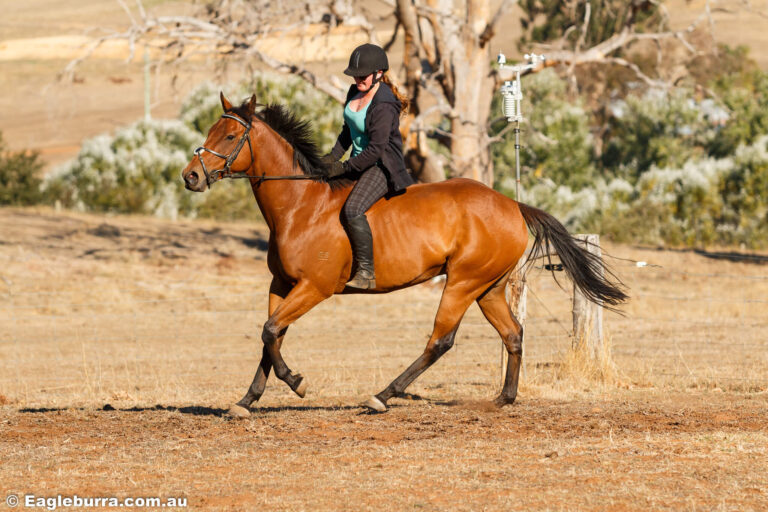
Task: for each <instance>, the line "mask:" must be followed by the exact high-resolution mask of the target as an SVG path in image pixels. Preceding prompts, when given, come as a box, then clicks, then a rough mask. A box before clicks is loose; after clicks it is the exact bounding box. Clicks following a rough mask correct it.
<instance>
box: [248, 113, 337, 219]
mask: <svg viewBox="0 0 768 512" xmlns="http://www.w3.org/2000/svg"><path fill="white" fill-rule="evenodd" d="M259 125H260V126H258V128H257V127H256V126H254V129H253V130H254V131H253V132H252V139H253V147H254V148H257V149H256V150H255V151H254V153H255V155H254V159H253V165H252V166H251V169H250V171H249V174H251V175H252V176H254V177H259V176H287V175H293V174H295V175H300V174H303V173H302V170H301V168H300V167H299V165H298V163H296V164H294V149H293V147H292V146H291V145H290V144H289V143H288V141H286V140H285V139H283V138H282V137H281V136H280V135H278V134H277V133H276V132H275V131H274V130H272V129H271V128H269V127H268V126H267V125H266V124H264V123H259ZM252 188H253V194H254V196H255V197H256V202H257V203H258V204H259V209H260V210H261V214H262V215H263V216H264V220H265V221H266V222H267V225H268V226H269V229H270V230H271V231H272V232H275V231H279V230H280V229H281V228H284V227H286V226H289V225H291V224H292V223H293V219H294V217H295V216H296V213H297V212H298V210H300V209H301V208H302V207H306V206H307V205H314V204H318V201H320V204H322V200H321V199H320V197H321V196H322V194H323V188H326V189H327V188H328V187H327V185H324V184H322V183H317V182H314V181H312V180H269V181H263V182H261V183H257V184H253V185H252Z"/></svg>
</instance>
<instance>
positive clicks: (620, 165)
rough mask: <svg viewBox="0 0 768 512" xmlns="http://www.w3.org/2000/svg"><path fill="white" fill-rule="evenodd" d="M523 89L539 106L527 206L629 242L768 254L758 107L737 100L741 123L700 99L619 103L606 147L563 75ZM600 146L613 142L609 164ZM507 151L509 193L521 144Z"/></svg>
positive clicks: (767, 170) (528, 148) (767, 183)
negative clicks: (741, 247) (736, 247)
mask: <svg viewBox="0 0 768 512" xmlns="http://www.w3.org/2000/svg"><path fill="white" fill-rule="evenodd" d="M767 76H768V75H767ZM754 82H755V83H757V84H758V85H761V84H763V85H764V84H765V83H768V80H766V81H763V82H760V81H757V80H755V81H754ZM523 87H524V91H525V94H526V96H527V98H529V99H530V103H529V104H527V105H525V113H526V115H527V116H529V124H528V126H527V127H525V128H528V127H529V129H530V131H526V132H525V133H524V136H523V146H524V147H523V150H522V158H521V162H522V166H523V185H524V186H523V191H524V192H523V194H524V195H523V197H522V199H523V200H524V201H525V202H527V203H530V204H534V205H536V206H539V207H541V208H543V209H545V210H547V211H549V212H551V213H553V214H554V215H556V216H557V217H558V218H560V219H561V220H562V221H563V222H564V223H565V224H566V226H567V227H569V228H570V229H571V230H576V231H595V232H599V233H602V234H606V235H610V236H612V237H613V238H615V239H618V240H624V241H645V242H651V243H672V244H685V245H702V244H745V245H747V246H750V247H764V246H766V245H768V242H767V241H768V236H766V235H768V149H766V146H767V145H768V131H766V130H765V129H764V128H761V127H762V126H763V124H765V123H762V121H761V120H762V117H760V116H759V112H758V109H755V108H751V110H748V109H744V110H739V109H737V108H736V107H735V106H734V105H736V103H732V104H730V115H729V114H728V113H727V111H726V109H724V108H722V107H721V106H719V105H718V104H716V103H715V102H714V101H712V100H709V99H701V98H697V97H696V95H695V94H693V92H692V91H686V90H677V91H673V92H669V93H667V92H662V91H656V90H651V91H647V92H645V93H644V94H641V95H630V96H628V97H626V98H624V99H617V100H616V101H614V102H612V104H611V109H612V112H610V115H609V116H608V121H607V124H606V125H605V126H606V128H607V129H606V130H605V134H604V135H603V136H602V137H601V140H600V141H597V140H596V139H595V138H594V137H593V135H592V134H591V133H590V126H591V125H595V124H597V121H595V119H594V118H593V117H592V116H590V114H589V113H588V112H587V111H586V110H585V109H584V108H583V107H582V105H581V104H580V103H578V102H576V103H571V102H569V101H568V100H566V99H565V83H564V82H563V81H562V80H560V79H559V78H558V77H557V76H556V75H555V74H554V73H548V72H542V73H539V74H538V75H534V76H532V77H530V78H528V79H527V80H526V81H524V86H523ZM760 91H761V90H760V89H759V88H757V86H755V90H754V91H753V93H754V94H755V98H756V100H755V101H752V102H743V104H745V105H753V104H756V102H759V101H762V100H761V98H762V96H761V94H763V93H762V92H760ZM764 92H766V93H768V88H765V91H764ZM740 94H742V93H737V92H733V91H732V92H731V93H730V95H731V96H739V95H740ZM763 95H764V94H763ZM761 123H762V124H761ZM740 124H744V125H746V126H747V128H748V129H747V128H743V127H740ZM496 128H497V130H498V126H496ZM761 129H762V130H763V132H762V133H763V135H762V136H759V137H755V136H752V138H749V137H746V136H744V137H742V138H741V140H742V141H743V142H741V143H737V144H732V146H731V147H730V148H729V149H728V150H727V151H723V148H724V147H727V146H725V145H723V144H722V138H723V136H725V135H727V134H728V133H733V132H736V133H742V132H745V133H746V132H749V133H753V134H754V133H760V132H759V130H761ZM732 139H733V140H737V139H736V138H732ZM732 139H728V140H729V141H730V140H732ZM596 142H602V143H603V151H602V153H601V154H600V155H598V154H597V153H598V152H597V151H595V150H594V145H595V143H596ZM497 146H498V147H497V148H495V149H494V156H495V157H496V158H495V161H494V163H495V165H496V172H497V188H499V189H500V190H502V191H503V192H507V193H509V192H511V190H512V189H513V187H514V180H513V174H514V158H513V155H514V153H513V151H514V143H513V140H512V139H511V138H510V137H509V134H507V136H506V137H505V138H504V140H503V141H502V142H501V143H499V144H498V145H497ZM723 153H725V154H723Z"/></svg>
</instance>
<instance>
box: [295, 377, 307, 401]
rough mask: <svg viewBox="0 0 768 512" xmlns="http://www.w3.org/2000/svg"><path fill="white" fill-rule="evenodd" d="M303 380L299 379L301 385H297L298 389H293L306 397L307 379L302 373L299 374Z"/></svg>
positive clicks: (300, 396) (302, 396)
mask: <svg viewBox="0 0 768 512" xmlns="http://www.w3.org/2000/svg"><path fill="white" fill-rule="evenodd" d="M297 377H299V378H300V379H301V380H300V381H299V385H298V386H296V389H294V390H293V392H294V393H296V394H297V395H299V398H304V395H306V394H307V379H306V378H304V377H303V376H302V375H297Z"/></svg>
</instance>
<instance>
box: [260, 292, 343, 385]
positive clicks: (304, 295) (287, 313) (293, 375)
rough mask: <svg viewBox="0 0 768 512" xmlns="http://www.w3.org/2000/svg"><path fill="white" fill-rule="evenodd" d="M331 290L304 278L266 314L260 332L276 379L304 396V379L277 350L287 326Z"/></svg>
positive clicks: (325, 296) (326, 295)
mask: <svg viewBox="0 0 768 512" xmlns="http://www.w3.org/2000/svg"><path fill="white" fill-rule="evenodd" d="M331 294H332V292H330V293H323V292H321V291H320V290H319V289H318V288H317V286H315V284H314V283H311V282H309V281H307V280H304V281H299V283H297V284H296V286H295V287H294V288H293V289H292V290H291V291H290V292H289V293H288V295H287V296H286V297H285V300H283V301H282V302H281V303H280V304H279V305H278V306H277V308H275V311H274V313H273V314H272V315H270V317H269V320H267V323H265V324H264V329H263V330H262V333H261V340H262V341H263V342H264V352H265V354H268V355H269V358H270V360H271V363H272V367H273V368H274V370H275V375H277V378H278V379H280V380H282V381H283V382H285V383H286V384H288V387H290V388H291V389H292V390H293V392H294V393H296V394H297V395H299V396H300V397H301V398H304V395H305V394H306V392H307V381H306V379H305V378H304V376H303V375H301V374H300V373H297V372H293V371H291V369H290V368H288V365H287V364H286V363H285V361H284V360H283V356H282V354H281V353H280V347H281V346H282V339H283V336H284V335H285V331H286V330H287V329H288V326H289V325H291V324H292V323H293V322H295V321H296V320H298V319H299V318H300V317H301V316H302V315H304V314H305V313H307V312H308V311H309V310H310V309H312V308H313V307H315V306H316V305H317V304H319V303H320V302H322V301H324V300H325V299H327V298H328V297H330V296H331Z"/></svg>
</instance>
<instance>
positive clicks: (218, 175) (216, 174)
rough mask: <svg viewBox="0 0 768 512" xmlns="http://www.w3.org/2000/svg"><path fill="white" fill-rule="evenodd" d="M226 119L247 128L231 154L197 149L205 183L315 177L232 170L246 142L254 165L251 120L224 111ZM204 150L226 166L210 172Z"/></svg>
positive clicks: (204, 148) (201, 147) (260, 181)
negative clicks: (243, 179) (222, 180)
mask: <svg viewBox="0 0 768 512" xmlns="http://www.w3.org/2000/svg"><path fill="white" fill-rule="evenodd" d="M221 117H222V118H224V119H234V120H235V121H237V122H238V123H240V124H241V125H243V128H245V132H243V135H242V137H240V140H239V141H237V145H236V146H235V148H234V149H233V150H232V152H231V153H229V155H223V154H221V153H219V152H217V151H214V150H212V149H208V148H206V147H205V146H200V147H199V148H197V149H196V150H195V156H197V159H198V160H200V165H201V166H202V168H203V173H205V183H206V185H208V187H210V186H211V185H213V184H214V183H216V182H217V181H219V180H221V179H223V178H233V179H236V178H248V179H252V180H258V184H259V185H260V184H261V183H262V182H263V181H265V180H311V179H313V178H314V176H307V175H306V174H289V175H286V176H267V175H265V174H262V175H261V176H251V175H249V174H248V171H233V170H232V162H234V161H235V160H236V159H237V157H238V155H240V151H241V150H242V149H243V146H244V145H245V143H246V142H248V149H249V150H250V152H251V165H253V162H254V157H253V145H252V144H251V127H252V125H251V121H250V120H249V121H248V122H245V121H243V120H242V119H240V118H239V117H237V116H233V115H232V114H227V113H224V114H222V116H221ZM204 152H207V153H210V154H212V155H213V156H216V157H219V158H221V159H222V160H224V167H222V168H221V169H215V170H213V171H210V172H208V168H207V167H206V166H205V162H203V156H202V154H203V153H204Z"/></svg>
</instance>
